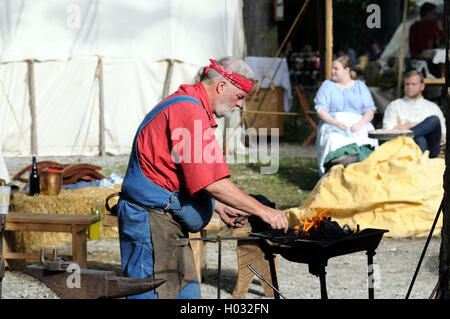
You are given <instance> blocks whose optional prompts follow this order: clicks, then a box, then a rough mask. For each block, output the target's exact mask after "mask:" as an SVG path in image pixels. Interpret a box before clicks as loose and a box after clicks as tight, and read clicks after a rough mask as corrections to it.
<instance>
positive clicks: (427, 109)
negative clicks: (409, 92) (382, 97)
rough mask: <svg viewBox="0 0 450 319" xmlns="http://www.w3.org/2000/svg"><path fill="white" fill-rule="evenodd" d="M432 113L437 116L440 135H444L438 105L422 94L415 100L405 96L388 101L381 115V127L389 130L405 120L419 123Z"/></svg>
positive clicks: (442, 120) (441, 116)
mask: <svg viewBox="0 0 450 319" xmlns="http://www.w3.org/2000/svg"><path fill="white" fill-rule="evenodd" d="M432 115H436V116H437V117H438V118H439V121H440V122H441V130H442V136H445V133H446V128H445V118H444V114H443V113H442V111H441V109H440V108H439V106H437V104H436V103H433V102H431V101H428V100H426V99H424V98H423V96H421V97H420V98H418V99H415V100H413V99H410V98H408V97H406V96H405V97H403V98H402V99H397V100H395V101H392V102H391V103H389V105H388V106H387V108H386V111H385V112H384V116H383V129H388V130H390V129H393V128H394V126H396V125H399V124H404V123H406V122H413V123H414V122H415V123H420V122H422V121H423V120H425V119H426V118H427V117H429V116H432Z"/></svg>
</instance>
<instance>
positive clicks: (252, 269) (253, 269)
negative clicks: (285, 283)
mask: <svg viewBox="0 0 450 319" xmlns="http://www.w3.org/2000/svg"><path fill="white" fill-rule="evenodd" d="M247 267H248V269H250V270H251V271H252V272H253V273H254V274H255V275H256V276H257V277H258V278H259V279H261V280H262V281H264V282H265V283H266V284H268V285H269V286H270V287H271V288H272V289H273V290H274V291H275V292H276V293H278V294H279V295H280V296H281V297H283V299H286V297H285V296H283V295H282V294H281V292H280V291H279V290H278V289H277V288H275V287H274V286H273V285H272V284H271V283H270V282H268V281H267V280H266V279H265V278H264V277H263V276H262V275H261V274H260V273H259V272H257V271H256V269H255V268H253V266H252V265H250V264H248V265H247Z"/></svg>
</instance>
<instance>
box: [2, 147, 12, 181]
mask: <svg viewBox="0 0 450 319" xmlns="http://www.w3.org/2000/svg"><path fill="white" fill-rule="evenodd" d="M0 178H1V179H3V180H4V181H5V182H6V183H9V182H10V179H9V173H8V168H7V167H6V163H5V159H4V158H3V154H2V152H1V151H0Z"/></svg>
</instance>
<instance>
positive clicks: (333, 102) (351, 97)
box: [314, 80, 375, 115]
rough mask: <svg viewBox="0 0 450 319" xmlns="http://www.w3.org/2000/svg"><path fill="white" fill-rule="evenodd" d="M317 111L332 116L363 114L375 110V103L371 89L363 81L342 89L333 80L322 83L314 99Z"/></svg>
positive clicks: (356, 81)
mask: <svg viewBox="0 0 450 319" xmlns="http://www.w3.org/2000/svg"><path fill="white" fill-rule="evenodd" d="M314 105H315V107H314V108H315V109H316V110H318V109H324V110H325V111H327V112H328V113H330V115H332V113H334V112H352V113H357V114H363V113H364V112H365V111H367V110H375V103H374V102H373V98H372V95H371V94H370V91H369V88H368V87H367V86H366V85H365V84H364V83H363V82H361V81H359V80H355V83H354V84H353V85H352V86H350V87H347V88H340V87H338V86H337V85H336V83H335V82H334V81H333V80H326V81H324V82H323V83H322V85H321V86H320V88H319V91H317V94H316V97H315V98H314Z"/></svg>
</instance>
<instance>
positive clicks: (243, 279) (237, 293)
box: [232, 224, 278, 298]
mask: <svg viewBox="0 0 450 319" xmlns="http://www.w3.org/2000/svg"><path fill="white" fill-rule="evenodd" d="M247 226H248V224H247V225H246V226H244V227H243V228H241V229H237V230H235V231H234V232H233V236H236V237H238V236H246V235H247V233H248V231H249V226H248V227H247ZM237 257H238V277H237V280H236V285H235V287H234V291H233V294H232V295H233V297H236V298H244V297H245V295H246V294H247V292H248V289H249V288H250V284H251V282H252V280H253V278H254V277H255V274H254V273H253V272H252V271H251V270H250V269H248V267H247V265H248V264H250V265H252V267H253V268H255V269H256V271H257V272H259V273H260V274H261V275H262V276H263V278H264V279H266V280H267V281H268V282H270V283H271V284H272V283H273V281H272V277H271V274H270V265H269V261H268V260H267V259H265V254H264V252H263V251H262V250H261V248H260V247H259V246H258V244H257V243H256V242H255V241H253V240H252V241H250V240H238V242H237ZM274 262H275V269H277V268H278V267H277V266H278V256H277V255H275V259H274ZM277 282H278V273H277ZM260 283H261V286H262V287H263V289H264V295H265V296H266V297H268V298H273V297H274V291H273V289H272V288H271V287H270V286H269V285H267V284H266V283H265V282H264V281H262V280H260Z"/></svg>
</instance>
